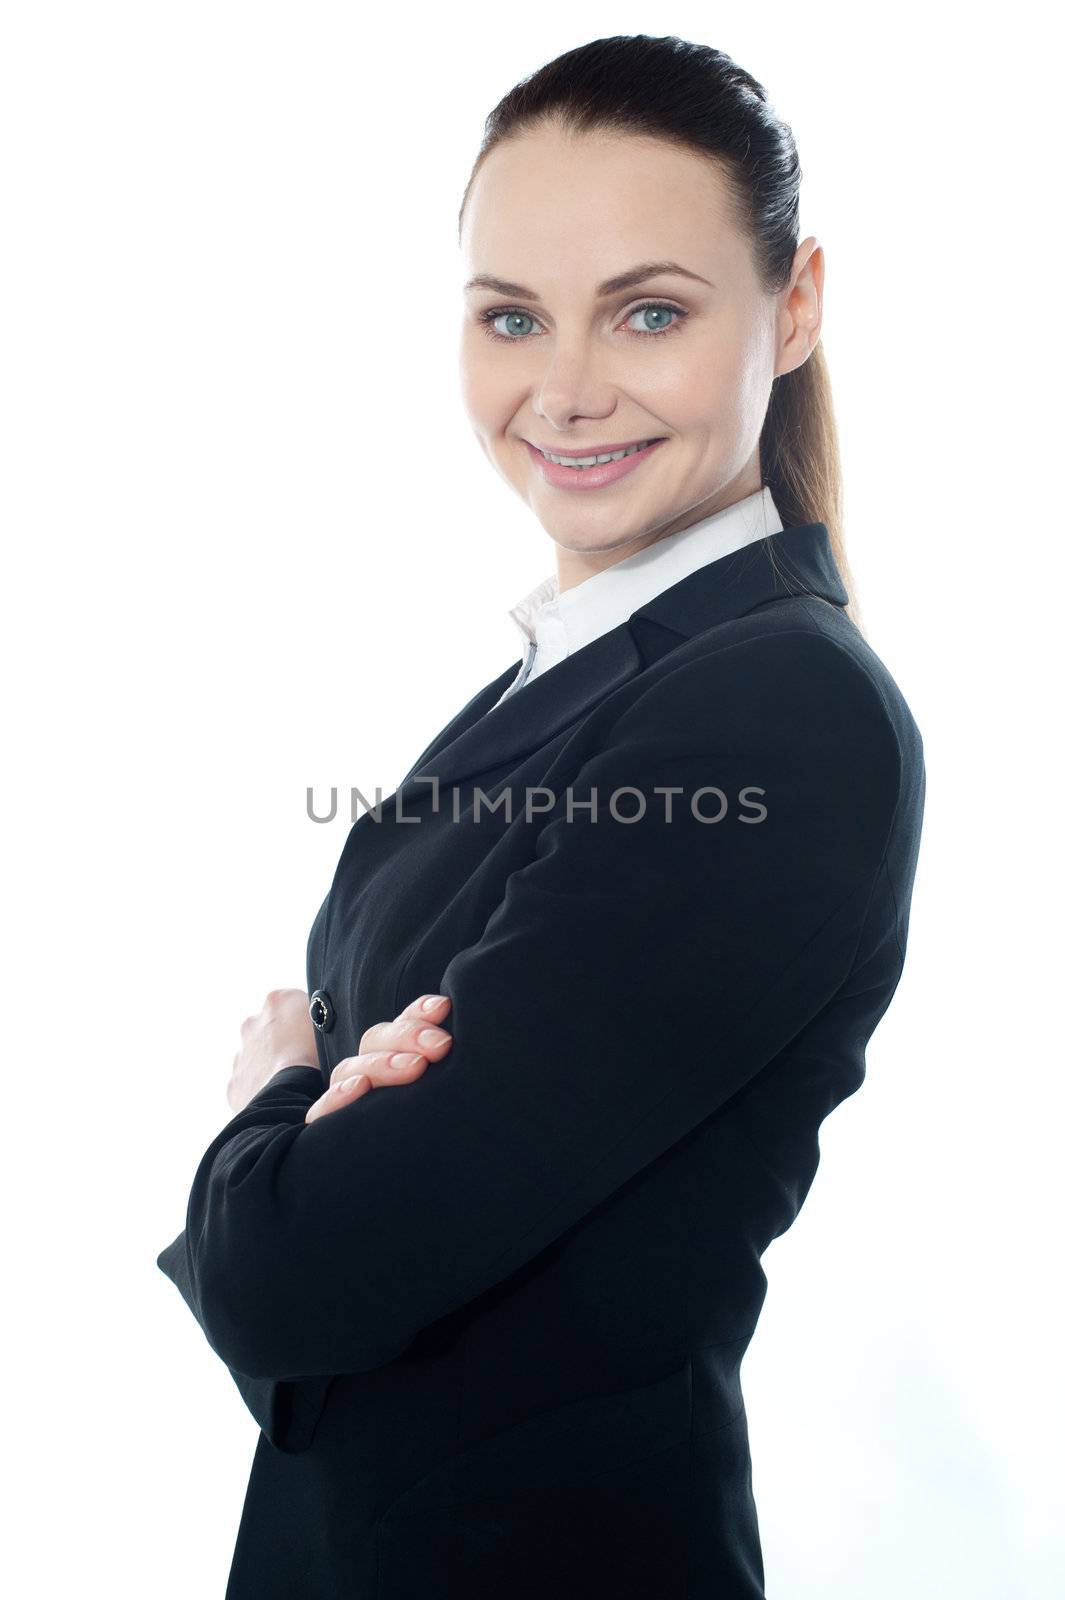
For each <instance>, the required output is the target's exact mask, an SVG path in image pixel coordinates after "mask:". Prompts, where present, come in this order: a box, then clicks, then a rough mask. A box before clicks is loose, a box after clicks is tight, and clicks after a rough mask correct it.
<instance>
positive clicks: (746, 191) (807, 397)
mask: <svg viewBox="0 0 1065 1600" xmlns="http://www.w3.org/2000/svg"><path fill="white" fill-rule="evenodd" d="M547 123H557V124H558V125H560V126H561V127H562V128H564V129H565V130H567V131H569V132H573V133H583V132H587V131H591V130H606V131H610V132H618V133H632V134H642V135H645V136H651V137H654V138H659V139H666V140H669V141H671V142H672V143H673V144H676V145H679V146H681V147H683V148H685V149H689V150H694V151H696V152H698V153H701V154H703V155H706V156H709V157H711V158H712V159H713V160H714V161H716V162H717V163H719V165H720V168H721V170H722V173H723V175H724V179H725V184H726V187H727V191H728V193H729V196H730V198H731V200H732V203H733V207H734V214H735V216H736V218H737V219H738V221H739V225H740V226H741V227H743V228H744V230H745V231H746V233H747V236H748V238H749V239H750V241H751V248H752V252H753V255H754V261H755V265H756V268H757V271H758V274H759V278H760V281H761V284H762V287H763V289H764V290H765V292H766V293H767V294H776V293H779V292H780V291H781V290H782V289H784V288H785V287H786V286H787V283H788V281H789V278H790V276H791V268H792V264H793V261H794V257H795V250H796V248H797V246H798V242H799V241H798V226H799V223H798V217H799V183H800V180H801V177H802V172H801V169H800V167H799V158H798V153H797V151H796V147H795V139H794V136H793V134H792V131H791V129H790V127H789V126H788V124H787V123H786V122H784V121H783V120H782V119H781V118H780V117H778V116H777V114H776V112H775V111H774V110H773V108H772V106H771V105H770V104H769V101H768V99H767V96H766V92H765V90H764V89H763V87H762V85H761V84H760V83H758V81H757V80H756V79H755V78H753V77H751V75H750V73H748V72H745V71H744V70H743V68H742V67H740V66H737V64H736V62H735V61H733V60H732V58H731V57H730V56H728V55H726V54H725V53H724V52H723V51H721V50H715V49H713V48H712V47H711V46H710V45H701V44H692V43H690V42H689V41H687V40H685V39H678V38H676V37H674V36H673V35H667V36H665V37H662V38H655V37H652V36H650V35H648V34H643V33H638V34H631V35H624V34H619V35H617V36H615V37H613V38H609V39H595V40H593V41H592V42H591V43H589V44H584V45H579V46H578V47H577V48H576V49H573V50H568V51H566V53H565V54H564V55H560V56H556V58H555V59H554V60H553V61H549V62H548V63H547V64H546V65H545V66H542V67H540V68H539V69H538V70H537V71H536V72H534V73H532V74H531V75H530V76H529V77H527V78H523V79H522V80H521V81H520V82H519V83H517V84H516V85H515V86H514V88H513V89H511V90H510V91H509V92H508V93H507V94H505V95H504V96H503V98H502V100H500V102H499V104H498V105H497V106H496V107H495V109H494V110H493V111H492V112H490V113H489V115H488V117H487V118H486V120H485V131H484V137H483V139H482V141H481V147H480V149H479V151H478V153H477V158H476V160H475V162H474V164H473V170H472V172H471V173H470V177H469V180H468V182H467V184H466V188H465V190H464V192H463V196H462V204H461V206H460V207H459V234H460V237H461V232H462V218H463V214H464V212H465V209H466V202H467V199H468V197H469V194H470V190H471V188H472V186H473V181H474V179H475V178H476V176H477V173H478V172H479V171H480V168H481V166H482V164H483V163H484V161H485V158H486V157H487V156H488V155H489V154H490V152H491V151H492V150H494V149H495V147H496V145H498V144H500V143H501V142H502V141H503V140H504V139H508V138H515V137H517V136H518V135H520V134H522V133H524V132H526V131H528V130H533V129H535V128H537V127H539V126H542V125H544V124H547ZM759 458H760V461H761V466H762V479H763V482H765V483H767V484H768V485H769V488H770V492H771V494H772V496H773V499H774V501H775V502H776V506H777V510H778V511H779V512H780V517H781V521H782V522H783V523H784V525H785V527H791V526H794V525H795V524H797V523H803V522H823V523H824V524H825V526H826V527H827V529H828V535H829V541H830V543H831V547H832V554H833V556H834V558H835V561H836V565H837V566H838V568H839V572H840V576H841V577H842V579H843V583H844V586H845V588H846V589H847V593H848V596H849V600H850V603H849V605H848V606H847V614H848V615H849V616H850V618H851V621H852V622H854V623H855V625H856V626H857V627H859V628H861V619H860V616H859V614H858V607H857V597H856V594H855V588H854V580H853V577H852V575H851V571H850V567H849V564H848V561H847V555H846V550H845V548H844V541H843V508H842V473H841V465H840V455H839V440H838V436H837V431H836V419H835V414H834V411H833V407H832V387H831V384H830V382H829V375H828V366H827V363H826V361H825V354H824V349H823V345H822V342H821V341H820V340H819V341H818V343H817V344H816V345H815V347H814V349H813V350H812V351H811V353H810V355H809V356H808V357H807V359H806V360H805V361H804V362H803V363H802V365H801V366H799V367H796V368H795V369H794V370H793V371H792V372H784V373H781V374H780V375H779V376H778V377H776V378H775V379H774V381H773V387H772V392H771V394H770V398H769V405H768V407H767V409H766V416H765V421H764V423H763V426H762V432H761V436H760V438H759ZM766 548H767V549H769V550H770V551H771V549H772V540H770V541H769V544H768V545H767V547H766Z"/></svg>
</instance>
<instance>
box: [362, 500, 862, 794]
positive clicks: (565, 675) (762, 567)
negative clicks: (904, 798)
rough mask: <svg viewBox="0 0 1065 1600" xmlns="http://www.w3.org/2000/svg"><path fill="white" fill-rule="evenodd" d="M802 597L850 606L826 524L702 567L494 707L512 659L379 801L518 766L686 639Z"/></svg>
mask: <svg viewBox="0 0 1065 1600" xmlns="http://www.w3.org/2000/svg"><path fill="white" fill-rule="evenodd" d="M802 594H805V595H812V596H815V597H817V598H819V599H822V600H827V601H829V602H830V603H831V604H833V605H837V606H844V605H846V603H847V591H846V589H845V588H844V587H843V582H842V580H841V578H840V575H839V569H838V568H837V566H836V563H835V560H834V559H833V556H832V549H831V545H830V543H829V537H828V529H827V527H826V526H825V524H824V523H823V522H808V523H802V524H800V525H798V526H795V527H790V528H784V529H782V530H781V532H780V533H775V534H771V535H769V536H767V537H766V538H764V539H758V540H756V541H755V542H754V543H753V544H749V545H744V546H743V548H742V549H740V550H735V551H732V552H731V553H730V554H729V555H727V556H722V557H720V558H719V559H718V560H716V561H711V562H708V563H707V564H706V565H705V566H702V567H699V568H697V570H696V571H695V572H692V573H689V575H688V577H686V578H682V579H681V580H680V582H679V583H675V584H673V585H672V586H671V587H670V588H668V589H665V590H663V591H662V593H661V594H658V595H656V596H655V597H654V599H653V600H651V601H649V602H648V604H647V605H645V606H640V607H639V609H638V610H637V611H634V612H633V614H632V616H631V617H630V618H629V620H628V621H627V622H623V623H621V624H619V626H618V627H616V628H611V629H610V630H609V632H607V633H604V634H601V635H600V636H599V638H598V639H594V640H593V641H592V642H591V643H590V644H587V645H585V646H583V648H582V649H580V650H578V651H576V652H575V653H574V654H573V655H572V656H567V657H566V658H565V659H564V660H563V661H560V662H559V663H558V664H557V665H556V666H554V667H552V668H551V670H550V671H549V672H545V673H544V674H543V675H542V676H541V677H539V678H534V679H533V680H532V682H531V683H527V684H525V685H524V686H523V687H522V688H521V689H519V690H518V691H517V692H516V693H515V694H513V695H510V696H508V698H507V699H506V700H504V701H503V702H502V703H501V704H499V705H497V704H496V701H497V700H499V696H500V695H501V694H502V693H503V690H504V689H505V688H506V687H507V685H508V684H509V683H511V682H512V681H513V679H514V677H515V676H516V675H517V672H518V669H519V667H520V665H521V662H520V660H519V661H515V662H513V663H512V665H511V666H509V667H507V668H506V669H505V671H503V672H501V673H500V674H499V676H498V677H497V678H494V679H493V680H492V682H491V683H489V684H487V685H486V686H485V687H484V688H483V689H481V690H480V691H479V692H478V693H477V694H475V695H474V696H473V698H472V700H470V701H469V702H468V703H467V704H466V705H465V706H464V707H463V708H462V710H461V711H460V712H459V713H458V715H457V716H455V717H453V718H452V720H451V721H450V722H449V723H448V725H447V727H446V728H444V729H443V730H442V732H441V733H439V734H438V735H437V737H436V738H435V739H434V740H433V742H432V743H431V744H430V745H429V746H428V748H427V749H426V750H425V751H424V752H423V753H422V755H421V756H420V757H419V758H418V762H417V764H416V766H414V767H412V768H411V770H410V772H409V773H408V774H407V776H406V777H405V778H404V779H403V780H402V782H401V783H400V785H399V787H398V789H397V790H396V792H395V793H394V794H392V795H390V796H389V797H388V799H386V800H383V801H382V802H381V811H382V815H385V814H389V813H391V812H392V811H394V810H395V808H396V805H397V802H398V800H399V798H400V796H402V800H403V808H404V811H405V812H409V811H411V810H413V809H414V808H415V806H416V805H417V803H418V801H419V799H424V798H425V797H426V796H428V795H431V794H432V792H433V791H432V786H431V785H430V784H429V782H428V781H427V780H428V779H429V778H430V777H434V778H436V779H437V781H438V782H439V784H440V785H441V786H443V785H452V784H457V783H458V782H459V781H460V780H461V779H462V778H465V777H468V776H469V775H471V774H476V773H482V772H489V771H491V770H492V768H494V767H500V766H503V765H504V764H506V763H511V764H516V763H517V761H518V759H519V758H520V757H521V756H523V755H525V754H526V753H527V752H528V751H530V750H535V749H538V748H540V747H541V746H543V745H545V744H546V743H547V742H548V741H549V740H550V739H551V738H552V737H553V736H554V735H555V734H557V733H559V732H560V731H561V730H562V729H563V728H565V727H567V726H568V725H569V724H570V723H571V722H574V721H576V719H577V718H578V717H579V716H581V715H582V714H583V713H585V712H587V711H588V710H590V709H591V708H592V707H593V706H594V705H596V704H597V703H598V702H599V701H600V700H602V699H604V698H605V697H606V696H607V695H608V694H610V693H611V692H612V691H613V690H614V689H617V688H619V687H620V686H621V685H622V684H623V683H626V682H627V681H628V680H629V679H630V678H633V677H635V676H636V674H637V673H638V672H640V671H642V670H643V669H644V668H645V667H647V666H649V665H651V663H652V662H654V661H657V660H659V659H660V658H661V657H662V656H663V655H666V654H668V653H669V651H670V650H673V649H676V648H677V646H678V645H679V644H680V643H681V641H682V640H684V639H687V638H691V637H693V636H694V635H695V634H697V633H701V632H703V631H704V630H705V629H707V628H712V627H716V626H717V625H718V624H719V623H722V622H728V621H731V620H732V619H734V618H736V617H741V616H744V615H746V613H747V612H749V611H753V610H755V609H756V608H757V607H758V606H761V605H766V604H767V603H769V602H771V601H774V600H779V599H782V598H785V597H787V596H791V595H802Z"/></svg>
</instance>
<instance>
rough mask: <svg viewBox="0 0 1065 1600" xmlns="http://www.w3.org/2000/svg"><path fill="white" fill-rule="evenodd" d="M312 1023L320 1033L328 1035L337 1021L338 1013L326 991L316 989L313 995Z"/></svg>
mask: <svg viewBox="0 0 1065 1600" xmlns="http://www.w3.org/2000/svg"><path fill="white" fill-rule="evenodd" d="M310 1011H311V1021H312V1022H313V1023H314V1025H315V1027H316V1028H317V1029H318V1032H319V1033H328V1032H329V1030H330V1028H331V1027H332V1026H333V1023H334V1022H335V1021H336V1012H335V1011H334V1010H333V1002H332V1000H330V998H329V996H328V995H327V994H326V992H325V990H324V989H316V990H315V991H314V993H313V994H312V995H311V1005H310Z"/></svg>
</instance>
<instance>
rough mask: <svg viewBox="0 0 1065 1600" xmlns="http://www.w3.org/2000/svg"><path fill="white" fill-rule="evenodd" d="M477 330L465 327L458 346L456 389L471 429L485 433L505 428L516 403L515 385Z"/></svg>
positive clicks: (483, 336) (487, 342) (497, 431)
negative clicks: (457, 380)
mask: <svg viewBox="0 0 1065 1600" xmlns="http://www.w3.org/2000/svg"><path fill="white" fill-rule="evenodd" d="M493 354H494V352H493V351H492V349H491V348H490V346H489V341H488V340H487V338H486V337H485V335H484V334H483V333H481V332H480V330H479V329H477V328H474V327H469V326H467V327H466V328H465V329H464V331H463V333H462V337H461V341H460V345H459V388H460V392H461V395H462V403H463V405H464V406H465V408H466V413H467V415H468V416H469V418H470V421H471V422H472V423H473V425H474V427H476V428H477V429H479V430H480V431H482V432H484V433H488V434H492V433H499V432H500V431H501V429H502V428H503V427H505V425H506V422H507V419H508V417H509V416H510V414H511V412H512V410H513V407H514V405H515V403H516V401H515V396H516V393H517V385H516V383H515V381H514V378H513V376H512V375H511V374H508V372H507V369H506V366H505V364H504V363H503V362H501V361H499V360H493V359H492V356H493Z"/></svg>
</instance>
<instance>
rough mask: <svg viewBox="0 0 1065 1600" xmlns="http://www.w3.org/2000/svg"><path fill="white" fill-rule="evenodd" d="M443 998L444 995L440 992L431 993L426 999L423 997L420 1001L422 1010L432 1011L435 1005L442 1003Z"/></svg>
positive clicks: (444, 997)
mask: <svg viewBox="0 0 1065 1600" xmlns="http://www.w3.org/2000/svg"><path fill="white" fill-rule="evenodd" d="M445 999H446V996H445V995H442V994H431V995H429V997H428V999H425V1000H423V1001H422V1010H423V1011H433V1010H435V1008H436V1007H437V1006H441V1005H443V1003H444V1000H445Z"/></svg>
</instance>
